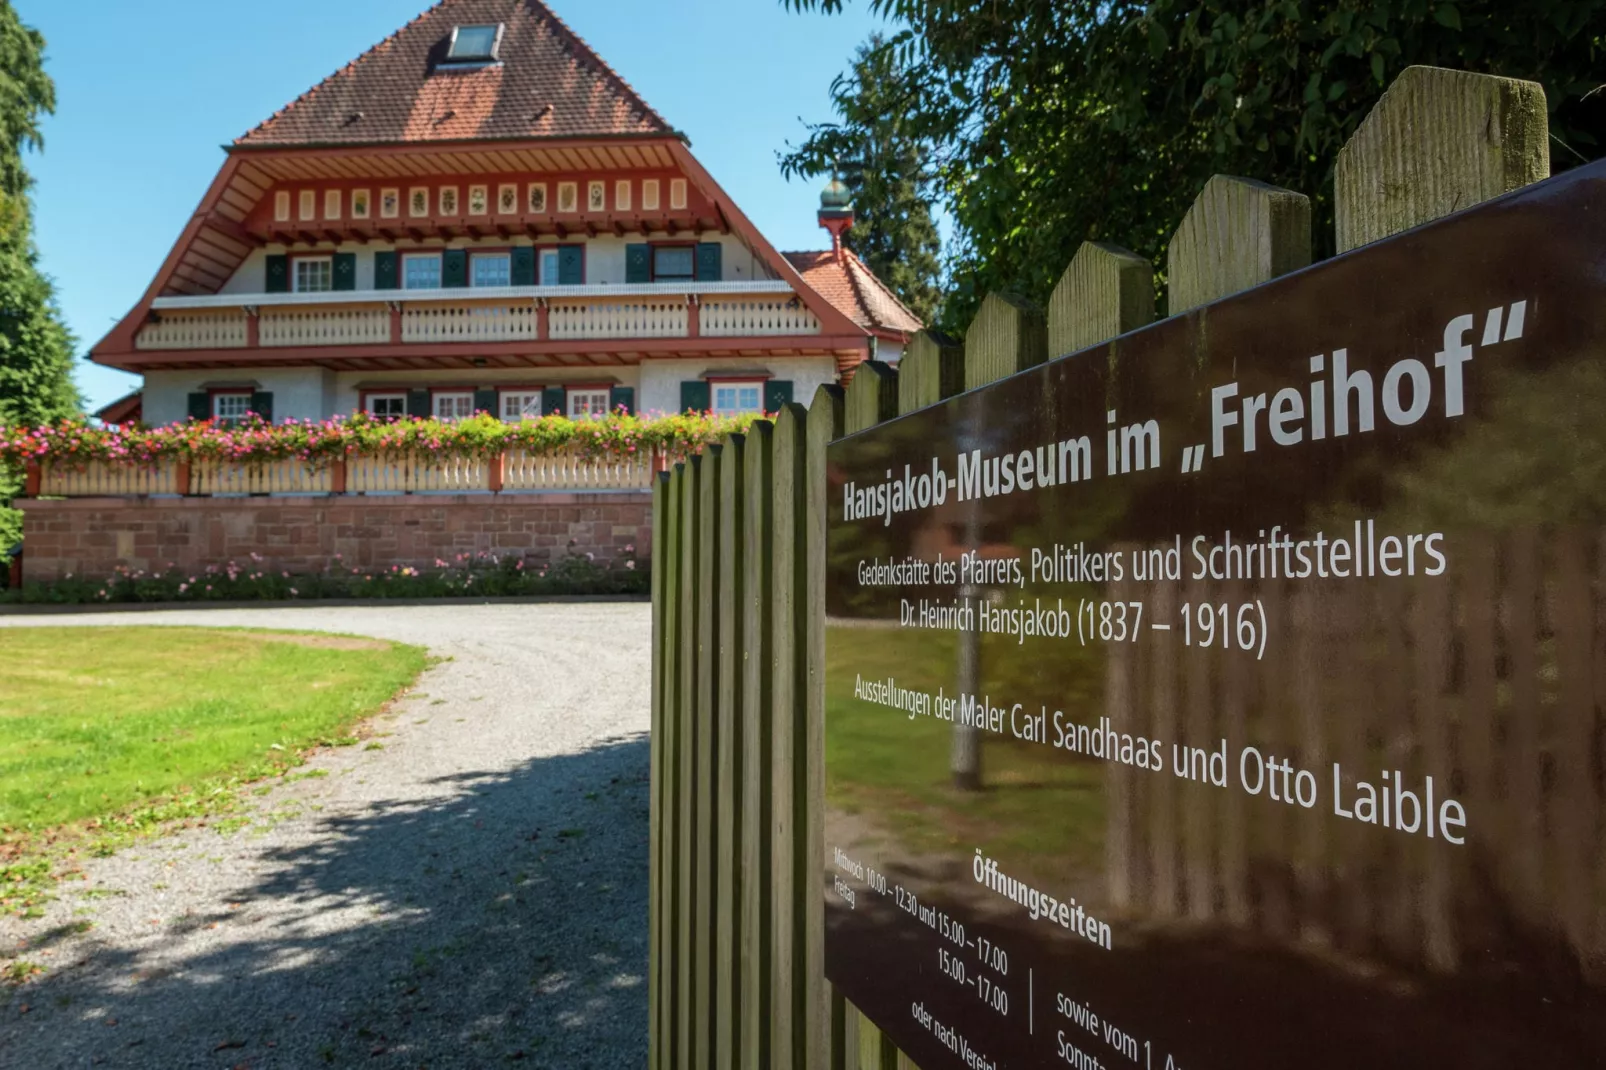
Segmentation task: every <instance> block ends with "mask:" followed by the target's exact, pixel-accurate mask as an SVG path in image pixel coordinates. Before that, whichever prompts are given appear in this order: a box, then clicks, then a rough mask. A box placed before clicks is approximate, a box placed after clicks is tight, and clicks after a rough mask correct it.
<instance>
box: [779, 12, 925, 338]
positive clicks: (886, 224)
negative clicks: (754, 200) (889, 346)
mask: <svg viewBox="0 0 1606 1070" xmlns="http://www.w3.org/2000/svg"><path fill="white" fill-rule="evenodd" d="M885 45H886V42H885V41H884V39H882V38H880V37H872V38H871V39H870V40H869V41H868V42H867V43H865V44H863V45H861V46H859V51H858V54H857V55H856V56H855V57H854V61H853V70H852V73H851V74H847V75H839V76H837V78H836V80H835V81H834V82H833V83H832V84H831V100H832V104H833V106H834V107H835V109H836V112H837V115H838V116H839V121H837V122H833V123H818V124H810V125H809V127H808V131H809V136H808V139H807V140H806V141H805V142H804V144H803V145H801V146H799V147H796V148H791V151H789V152H786V153H782V154H780V159H781V172H782V173H783V174H785V175H786V177H788V178H792V177H794V176H797V175H803V176H808V177H818V176H820V175H825V174H831V173H833V172H837V173H840V176H841V178H842V182H843V184H844V185H845V186H847V187H848V191H849V192H850V193H852V195H853V202H854V209H855V218H854V223H853V227H852V229H850V230H849V231H848V234H847V241H848V245H849V246H851V247H852V249H853V251H854V252H855V253H857V254H859V256H860V257H861V258H862V259H863V260H864V262H865V263H866V264H868V265H869V266H870V269H871V270H872V271H874V272H875V273H876V276H877V277H878V278H880V279H881V281H882V282H884V283H886V284H887V285H888V286H889V287H890V288H891V289H892V292H893V293H895V294H897V295H898V298H899V300H901V301H902V302H903V303H904V304H905V305H907V306H909V309H910V310H911V311H912V312H914V314H915V315H917V316H919V317H920V318H921V319H922V320H926V321H930V319H931V317H932V315H933V314H934V313H935V311H936V308H937V301H938V298H939V296H940V293H939V290H938V281H939V278H940V276H941V272H942V263H941V261H940V260H939V258H938V254H939V253H940V252H941V242H940V240H939V239H938V236H937V226H936V224H935V223H934V222H933V221H932V218H931V195H930V191H929V188H928V187H929V185H930V181H931V175H930V174H929V173H928V171H927V167H926V158H927V156H928V154H929V146H928V145H927V144H926V143H925V141H924V140H923V139H922V138H920V137H918V136H916V135H915V134H914V133H913V132H912V131H911V129H910V128H909V126H908V124H906V123H905V122H904V118H903V116H904V112H905V111H906V109H907V106H908V103H909V102H908V101H906V100H903V99H902V94H901V89H902V83H901V80H900V79H899V78H898V71H897V69H896V65H895V60H894V57H893V54H892V52H891V51H890V50H889V49H887V48H886V47H885ZM789 148H790V146H789Z"/></svg>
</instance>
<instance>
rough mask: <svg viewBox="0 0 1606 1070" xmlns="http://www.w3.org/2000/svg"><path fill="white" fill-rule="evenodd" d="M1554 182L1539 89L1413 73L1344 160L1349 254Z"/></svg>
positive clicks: (1340, 231) (1423, 70) (1406, 73)
mask: <svg viewBox="0 0 1606 1070" xmlns="http://www.w3.org/2000/svg"><path fill="white" fill-rule="evenodd" d="M1549 176H1550V124H1549V119H1548V118H1547V116H1546V111H1545V91H1544V89H1543V88H1542V87H1541V86H1540V85H1539V84H1538V83H1537V82H1525V81H1520V80H1518V79H1516V78H1498V77H1495V76H1494V75H1489V74H1471V73H1468V72H1466V71H1450V70H1445V69H1443V68H1442V67H1407V68H1405V70H1403V71H1401V72H1400V75H1399V77H1397V78H1395V79H1394V81H1393V83H1391V84H1390V85H1389V87H1388V89H1387V90H1386V91H1385V92H1384V93H1383V96H1382V99H1380V100H1379V101H1378V102H1377V104H1376V105H1374V106H1373V108H1372V110H1371V112H1370V113H1369V114H1368V115H1367V116H1366V118H1365V119H1364V120H1362V121H1361V125H1360V126H1358V127H1357V128H1356V130H1355V133H1354V134H1352V135H1351V136H1350V139H1349V141H1348V143H1346V144H1345V145H1344V147H1343V148H1342V149H1340V150H1339V153H1338V164H1337V166H1336V167H1335V168H1334V170H1333V212H1334V217H1335V220H1336V222H1337V228H1336V229H1337V235H1336V236H1337V239H1338V250H1339V252H1345V251H1347V250H1350V249H1354V248H1356V247H1358V246H1361V245H1365V244H1367V243H1368V242H1374V241H1377V240H1378V239H1379V238H1386V237H1388V236H1389V235H1391V234H1397V233H1399V232H1400V231H1402V230H1409V229H1410V228H1411V227H1415V226H1418V225H1420V224H1422V223H1427V222H1430V221H1431V220H1434V219H1438V218H1439V217H1440V216H1445V215H1449V214H1450V213H1451V212H1455V211H1459V210H1460V209H1462V208H1469V207H1471V206H1472V205H1474V204H1477V203H1478V202H1480V201H1486V200H1488V199H1490V198H1491V197H1498V196H1500V194H1502V193H1508V192H1510V191H1511V190H1514V189H1520V188H1521V187H1523V186H1526V185H1528V184H1529V183H1530V182H1538V181H1539V180H1540V179H1542V178H1548V177H1549Z"/></svg>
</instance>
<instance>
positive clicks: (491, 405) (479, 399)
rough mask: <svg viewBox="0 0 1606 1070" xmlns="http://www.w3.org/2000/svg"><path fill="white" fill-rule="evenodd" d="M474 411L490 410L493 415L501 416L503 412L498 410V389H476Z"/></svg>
mask: <svg viewBox="0 0 1606 1070" xmlns="http://www.w3.org/2000/svg"><path fill="white" fill-rule="evenodd" d="M474 411H475V412H488V413H490V414H491V415H492V416H500V415H501V413H499V412H497V411H496V391H494V390H476V391H474Z"/></svg>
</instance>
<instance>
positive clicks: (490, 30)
mask: <svg viewBox="0 0 1606 1070" xmlns="http://www.w3.org/2000/svg"><path fill="white" fill-rule="evenodd" d="M501 38H502V27H501V25H500V24H498V25H495V26H456V27H453V29H452V43H451V45H450V46H449V47H448V48H447V49H446V58H447V60H448V61H450V62H454V63H474V62H480V63H485V62H489V61H491V60H494V59H495V58H496V47H497V44H498V43H499V42H500V41H501Z"/></svg>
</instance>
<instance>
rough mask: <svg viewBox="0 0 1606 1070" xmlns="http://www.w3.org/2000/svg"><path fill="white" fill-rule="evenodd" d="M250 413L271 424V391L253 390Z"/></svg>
mask: <svg viewBox="0 0 1606 1070" xmlns="http://www.w3.org/2000/svg"><path fill="white" fill-rule="evenodd" d="M251 411H252V412H254V413H256V414H257V415H258V416H260V417H262V418H263V419H264V420H266V421H268V423H270V424H271V423H272V422H273V391H271V390H255V391H252V393H251Z"/></svg>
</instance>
